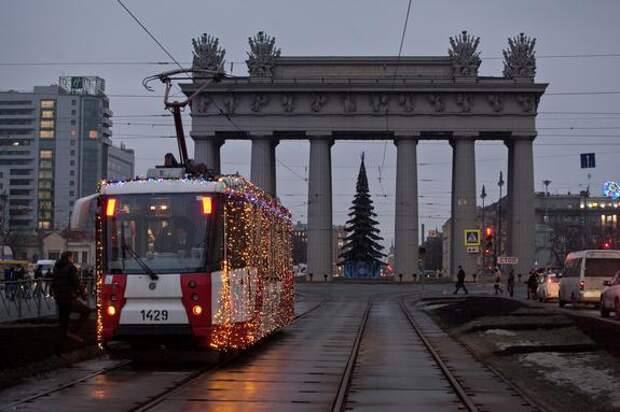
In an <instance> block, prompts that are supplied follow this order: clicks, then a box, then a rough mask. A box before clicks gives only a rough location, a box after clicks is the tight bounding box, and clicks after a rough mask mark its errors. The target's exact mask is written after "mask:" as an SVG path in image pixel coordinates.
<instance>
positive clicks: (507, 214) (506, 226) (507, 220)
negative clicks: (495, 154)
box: [502, 140, 515, 256]
mask: <svg viewBox="0 0 620 412" xmlns="http://www.w3.org/2000/svg"><path fill="white" fill-rule="evenodd" d="M504 144H505V145H506V147H508V173H507V175H508V176H507V180H508V182H507V185H506V186H507V189H506V203H505V205H506V206H505V207H503V208H502V215H503V217H504V219H503V223H502V231H503V232H504V233H505V234H506V236H505V237H506V256H513V254H512V239H511V233H512V226H513V225H512V193H513V190H514V181H513V179H514V175H515V170H514V169H515V165H514V148H513V145H512V141H511V140H506V141H505V142H504Z"/></svg>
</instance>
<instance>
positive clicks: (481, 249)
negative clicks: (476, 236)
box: [480, 185, 487, 275]
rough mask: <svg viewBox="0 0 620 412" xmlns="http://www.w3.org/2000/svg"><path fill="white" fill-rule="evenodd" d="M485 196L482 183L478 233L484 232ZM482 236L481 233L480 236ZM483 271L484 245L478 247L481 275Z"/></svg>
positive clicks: (485, 191) (485, 192)
mask: <svg viewBox="0 0 620 412" xmlns="http://www.w3.org/2000/svg"><path fill="white" fill-rule="evenodd" d="M486 197H487V190H486V188H485V187H484V185H482V192H481V193H480V199H482V213H481V215H482V216H481V219H480V222H481V223H480V233H481V234H484V233H485V230H484V199H486ZM480 237H481V238H482V235H481V236H480ZM481 240H482V239H481ZM483 271H484V247H481V248H480V274H481V275H482V272H483Z"/></svg>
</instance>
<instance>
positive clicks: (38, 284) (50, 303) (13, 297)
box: [0, 277, 96, 323]
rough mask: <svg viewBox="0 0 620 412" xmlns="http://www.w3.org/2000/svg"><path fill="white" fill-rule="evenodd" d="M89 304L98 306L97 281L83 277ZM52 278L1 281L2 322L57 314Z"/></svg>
mask: <svg viewBox="0 0 620 412" xmlns="http://www.w3.org/2000/svg"><path fill="white" fill-rule="evenodd" d="M82 283H83V285H84V288H85V290H86V300H87V303H88V306H90V307H91V308H94V307H95V306H96V288H95V286H96V283H95V280H94V279H93V278H92V277H91V278H82ZM51 284H52V280H51V279H31V280H19V281H5V282H0V323H2V322H10V321H16V320H27V319H36V318H42V317H47V316H55V315H56V302H55V300H54V297H53V296H52V295H51V291H50V288H51Z"/></svg>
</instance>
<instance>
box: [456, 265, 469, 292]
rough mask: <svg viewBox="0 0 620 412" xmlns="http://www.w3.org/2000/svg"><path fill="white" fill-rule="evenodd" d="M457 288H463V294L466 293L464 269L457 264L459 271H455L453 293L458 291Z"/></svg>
mask: <svg viewBox="0 0 620 412" xmlns="http://www.w3.org/2000/svg"><path fill="white" fill-rule="evenodd" d="M459 289H463V290H464V291H465V294H466V295H468V293H467V288H466V287H465V271H464V270H463V267H462V266H459V271H458V272H457V273H456V289H455V290H454V294H455V295H456V294H457V293H458V292H459Z"/></svg>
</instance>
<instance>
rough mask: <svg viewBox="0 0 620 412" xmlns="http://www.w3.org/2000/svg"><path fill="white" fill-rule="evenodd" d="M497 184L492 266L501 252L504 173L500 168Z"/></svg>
mask: <svg viewBox="0 0 620 412" xmlns="http://www.w3.org/2000/svg"><path fill="white" fill-rule="evenodd" d="M497 186H499V201H498V202H497V233H496V234H495V247H494V249H495V253H494V255H495V256H493V265H494V266H497V256H498V254H499V253H501V252H502V247H501V246H502V245H501V243H502V188H503V187H504V173H503V172H502V171H501V170H500V171H499V180H498V181H497Z"/></svg>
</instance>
